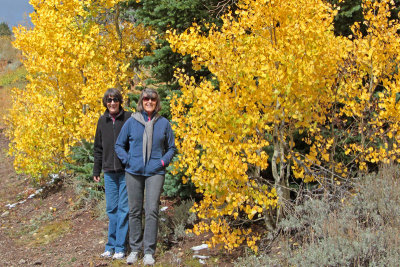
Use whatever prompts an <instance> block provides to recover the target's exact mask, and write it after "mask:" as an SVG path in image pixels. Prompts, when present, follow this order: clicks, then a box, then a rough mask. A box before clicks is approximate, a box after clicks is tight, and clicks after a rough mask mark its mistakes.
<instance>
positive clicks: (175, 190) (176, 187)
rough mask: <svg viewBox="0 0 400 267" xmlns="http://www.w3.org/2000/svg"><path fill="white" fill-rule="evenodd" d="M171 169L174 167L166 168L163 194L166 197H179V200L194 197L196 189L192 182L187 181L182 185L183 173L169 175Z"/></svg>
mask: <svg viewBox="0 0 400 267" xmlns="http://www.w3.org/2000/svg"><path fill="white" fill-rule="evenodd" d="M175 159H176V158H175ZM173 169H174V166H172V165H170V166H168V167H167V173H166V174H165V182H164V194H165V195H166V196H168V197H179V198H181V199H187V198H191V197H194V196H195V194H196V187H195V186H194V184H193V183H192V181H191V180H190V179H189V180H188V181H187V182H186V183H182V176H183V174H184V172H183V171H181V172H178V173H177V174H174V175H173V174H171V172H172V171H173Z"/></svg>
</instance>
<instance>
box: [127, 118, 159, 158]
mask: <svg viewBox="0 0 400 267" xmlns="http://www.w3.org/2000/svg"><path fill="white" fill-rule="evenodd" d="M132 117H133V118H134V119H135V120H137V121H138V122H140V123H141V124H143V125H144V132H143V164H144V165H146V162H147V161H149V159H150V154H151V147H152V145H153V126H154V123H156V121H157V120H158V118H160V115H159V114H156V115H154V116H153V118H152V119H151V121H144V118H143V115H142V114H141V113H140V112H136V113H134V114H132Z"/></svg>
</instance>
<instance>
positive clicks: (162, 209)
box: [160, 206, 168, 211]
mask: <svg viewBox="0 0 400 267" xmlns="http://www.w3.org/2000/svg"><path fill="white" fill-rule="evenodd" d="M167 209H168V207H167V206H165V207H162V208H161V209H160V211H166V210H167Z"/></svg>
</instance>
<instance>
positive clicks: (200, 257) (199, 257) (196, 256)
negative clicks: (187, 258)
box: [193, 255, 210, 260]
mask: <svg viewBox="0 0 400 267" xmlns="http://www.w3.org/2000/svg"><path fill="white" fill-rule="evenodd" d="M209 257H210V256H203V255H193V258H195V259H196V258H197V259H202V260H205V259H208V258H209Z"/></svg>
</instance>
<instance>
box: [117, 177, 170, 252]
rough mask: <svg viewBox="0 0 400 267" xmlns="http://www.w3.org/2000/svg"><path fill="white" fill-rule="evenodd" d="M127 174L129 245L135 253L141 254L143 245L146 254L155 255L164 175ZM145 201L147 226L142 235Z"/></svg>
mask: <svg viewBox="0 0 400 267" xmlns="http://www.w3.org/2000/svg"><path fill="white" fill-rule="evenodd" d="M125 174H126V184H127V191H128V198H129V229H130V230H129V245H130V247H131V250H132V251H133V252H139V251H140V250H141V248H142V245H143V250H144V254H151V255H153V254H154V252H155V250H156V247H157V232H158V208H159V205H160V204H159V203H160V196H161V192H162V188H163V185H164V175H154V176H150V177H145V176H139V175H132V174H130V173H128V172H126V173H125ZM144 198H145V199H144ZM143 201H145V205H144V212H145V225H144V234H143V235H142V210H143Z"/></svg>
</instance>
